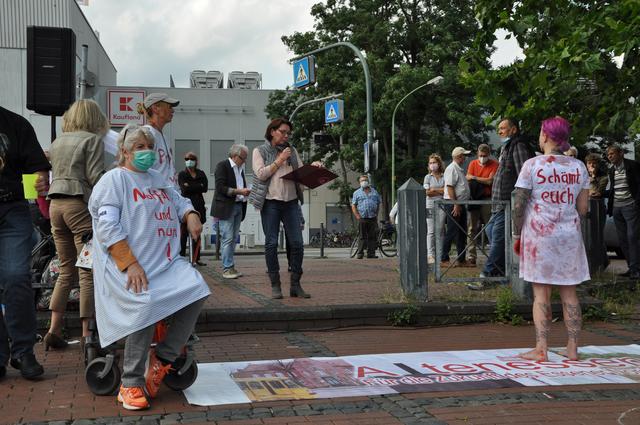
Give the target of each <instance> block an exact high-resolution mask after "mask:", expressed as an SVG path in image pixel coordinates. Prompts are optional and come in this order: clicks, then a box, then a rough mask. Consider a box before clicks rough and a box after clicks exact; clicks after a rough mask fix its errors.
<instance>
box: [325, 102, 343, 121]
mask: <svg viewBox="0 0 640 425" xmlns="http://www.w3.org/2000/svg"><path fill="white" fill-rule="evenodd" d="M343 119H344V102H343V101H342V99H333V100H329V101H328V102H325V104H324V122H325V123H326V124H331V123H334V122H341V121H342V120H343Z"/></svg>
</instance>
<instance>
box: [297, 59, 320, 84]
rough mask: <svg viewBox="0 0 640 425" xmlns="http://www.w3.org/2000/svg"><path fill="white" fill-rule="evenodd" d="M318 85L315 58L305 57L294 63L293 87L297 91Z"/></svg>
mask: <svg viewBox="0 0 640 425" xmlns="http://www.w3.org/2000/svg"><path fill="white" fill-rule="evenodd" d="M315 83H316V67H315V59H314V57H313V56H305V57H303V58H302V59H298V60H297V61H295V62H294V63H293V86H294V87H295V88H297V89H301V88H303V87H307V86H311V85H313V84H315Z"/></svg>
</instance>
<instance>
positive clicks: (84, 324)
mask: <svg viewBox="0 0 640 425" xmlns="http://www.w3.org/2000/svg"><path fill="white" fill-rule="evenodd" d="M81 320H82V336H90V335H91V331H89V321H90V320H91V319H90V318H88V317H83V318H82V319H81Z"/></svg>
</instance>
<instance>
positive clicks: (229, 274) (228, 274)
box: [222, 269, 240, 279]
mask: <svg viewBox="0 0 640 425" xmlns="http://www.w3.org/2000/svg"><path fill="white" fill-rule="evenodd" d="M222 277H223V278H225V279H237V278H239V277H240V276H239V275H238V272H237V271H235V270H234V269H229V270H225V271H224V272H223V273H222Z"/></svg>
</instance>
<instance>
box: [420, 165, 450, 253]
mask: <svg viewBox="0 0 640 425" xmlns="http://www.w3.org/2000/svg"><path fill="white" fill-rule="evenodd" d="M428 167H429V173H428V174H427V175H426V176H424V189H425V191H426V194H427V255H428V262H429V263H430V264H431V263H434V262H435V261H436V259H435V255H436V254H435V250H436V234H435V223H436V220H437V222H438V229H440V230H439V232H438V237H439V238H440V239H442V238H443V237H444V220H445V215H444V211H442V210H440V211H436V209H435V207H434V203H433V201H434V200H435V199H442V197H443V196H444V163H443V162H442V158H441V157H440V155H438V154H437V153H434V154H431V155H429V165H428ZM438 261H440V259H438Z"/></svg>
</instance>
